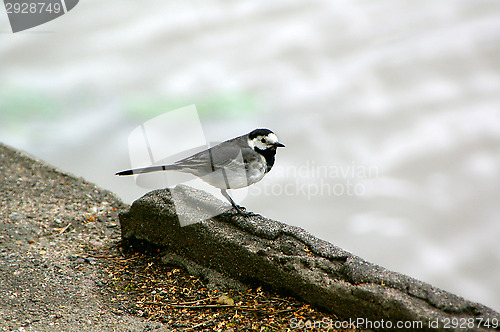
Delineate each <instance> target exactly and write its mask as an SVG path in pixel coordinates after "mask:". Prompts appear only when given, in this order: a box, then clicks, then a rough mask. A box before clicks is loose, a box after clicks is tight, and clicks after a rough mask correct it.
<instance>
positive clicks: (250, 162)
mask: <svg viewBox="0 0 500 332" xmlns="http://www.w3.org/2000/svg"><path fill="white" fill-rule="evenodd" d="M284 146H285V145H283V144H281V143H280V142H279V141H278V137H277V136H276V134H274V133H273V132H272V131H271V130H269V129H255V130H254V131H252V132H250V133H248V134H246V135H242V136H239V137H236V138H233V139H230V140H228V141H225V142H222V143H220V144H218V145H216V146H214V147H211V148H210V149H207V150H204V151H201V152H198V153H196V154H194V155H192V156H190V157H187V158H185V159H182V160H179V161H177V162H175V163H173V164H170V165H160V166H150V167H144V168H136V169H129V170H126V171H121V172H118V173H116V175H132V174H144V173H150V172H158V171H179V172H183V173H190V174H193V175H195V176H197V177H199V178H200V179H202V180H203V181H205V182H207V183H208V184H210V185H212V186H214V187H216V188H219V189H220V190H221V193H222V195H223V196H224V197H225V198H226V199H227V200H228V201H229V203H231V205H232V206H233V207H234V208H235V209H236V210H237V211H238V212H239V213H240V214H241V215H244V213H243V211H242V210H241V209H240V206H238V205H236V203H235V202H234V201H233V199H232V198H231V196H229V194H228V193H227V191H226V190H227V189H238V188H244V187H247V186H249V185H252V184H254V183H256V182H259V181H260V180H262V178H263V177H264V175H266V174H267V173H268V172H269V171H270V170H271V168H272V167H273V165H274V157H275V155H276V149H277V148H279V147H284Z"/></svg>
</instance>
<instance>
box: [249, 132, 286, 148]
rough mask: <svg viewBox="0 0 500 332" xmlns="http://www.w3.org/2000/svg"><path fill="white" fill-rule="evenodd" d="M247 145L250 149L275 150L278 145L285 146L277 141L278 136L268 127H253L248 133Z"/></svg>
mask: <svg viewBox="0 0 500 332" xmlns="http://www.w3.org/2000/svg"><path fill="white" fill-rule="evenodd" d="M248 145H250V146H251V147H252V149H255V148H257V149H259V150H261V151H265V150H276V148H279V147H285V145H284V144H282V143H280V142H279V141H278V136H276V134H275V133H273V132H272V131H271V130H269V129H255V130H254V131H252V132H251V133H249V134H248Z"/></svg>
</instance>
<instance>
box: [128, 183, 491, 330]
mask: <svg viewBox="0 0 500 332" xmlns="http://www.w3.org/2000/svg"><path fill="white" fill-rule="evenodd" d="M172 195H174V196H175V197H176V200H177V199H179V197H181V198H183V200H184V202H189V204H187V203H186V206H191V208H183V209H180V210H179V211H178V213H181V214H182V218H191V219H192V222H191V225H188V226H185V227H181V226H180V225H179V222H178V216H177V214H176V210H175V206H174V203H173V200H172ZM225 208H226V206H225V204H224V203H223V202H221V201H219V200H218V199H216V198H215V197H213V196H211V195H209V194H207V193H205V192H202V191H199V190H195V189H193V188H190V187H186V186H177V187H176V188H174V189H164V190H155V191H152V192H150V193H148V194H146V195H144V196H143V197H141V198H140V199H138V200H137V201H135V202H134V203H133V204H132V206H131V208H130V211H128V212H126V213H122V214H120V222H121V227H122V237H123V238H124V239H128V240H132V239H138V240H146V241H148V242H150V243H152V244H154V245H158V246H162V247H164V248H166V249H167V250H168V251H169V252H171V253H175V254H176V255H179V256H181V257H184V258H186V259H188V260H191V261H192V262H194V263H196V264H199V265H201V266H204V267H206V268H209V269H212V270H214V271H217V272H219V273H220V274H223V275H225V276H227V277H229V278H232V279H236V280H239V281H241V282H244V283H251V284H261V285H264V286H267V287H270V288H272V289H274V290H276V291H279V292H281V293H284V294H286V295H292V296H295V297H297V298H299V299H302V300H304V301H306V302H308V303H310V304H312V305H314V306H316V307H319V308H322V309H324V310H327V311H328V312H332V313H334V314H336V315H337V316H339V317H343V318H345V319H349V318H358V317H363V318H366V319H368V320H372V321H380V320H384V321H392V322H394V323H396V322H397V321H410V320H411V321H421V322H422V323H423V326H424V328H426V329H429V330H447V331H449V330H450V329H445V325H444V324H445V323H446V322H447V321H449V320H450V319H454V318H455V319H462V320H464V319H465V320H467V319H471V318H473V319H474V320H476V321H477V322H479V320H480V319H482V321H486V320H487V319H489V320H490V321H491V320H492V319H498V320H500V314H499V313H497V312H495V311H493V310H492V309H490V308H488V307H486V306H484V305H481V304H478V303H474V302H471V301H468V300H466V299H464V298H461V297H459V296H456V295H454V294H451V293H448V292H446V291H443V290H441V289H438V288H436V287H433V286H431V285H429V284H426V283H424V282H421V281H418V280H416V279H413V278H410V277H408V276H405V275H402V274H399V273H395V272H391V271H388V270H386V269H384V268H383V267H380V266H377V265H375V264H372V263H369V262H367V261H365V260H363V259H361V258H360V257H357V256H355V255H352V254H351V253H349V252H347V251H345V250H342V249H341V248H338V247H336V246H334V245H332V244H330V243H328V242H326V241H323V240H320V239H318V238H315V237H314V236H312V235H311V234H309V233H307V232H306V231H304V230H303V229H301V228H298V227H293V226H289V225H286V224H283V223H281V222H278V221H274V220H270V219H266V218H264V217H262V216H260V215H252V216H250V217H246V218H244V217H241V216H239V215H237V214H234V213H233V212H225V213H222V214H220V215H218V216H217V217H214V218H210V219H207V220H204V221H199V217H200V215H207V214H210V213H213V211H224V209H225ZM476 328H477V329H478V330H480V328H479V326H478V325H477V324H476ZM451 330H453V329H451Z"/></svg>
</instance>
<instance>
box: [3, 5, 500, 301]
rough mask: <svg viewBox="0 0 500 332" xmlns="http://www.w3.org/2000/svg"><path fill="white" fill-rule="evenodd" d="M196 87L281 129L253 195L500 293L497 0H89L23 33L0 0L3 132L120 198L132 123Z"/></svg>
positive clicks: (217, 105) (392, 264) (229, 108)
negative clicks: (273, 159) (272, 160)
mask: <svg viewBox="0 0 500 332" xmlns="http://www.w3.org/2000/svg"><path fill="white" fill-rule="evenodd" d="M190 104H196V106H197V108H198V110H199V112H200V115H201V117H202V124H203V127H204V131H205V135H206V136H207V139H209V140H218V141H220V140H225V139H228V138H231V137H234V136H237V135H241V134H244V133H246V132H248V131H250V130H252V129H254V128H256V127H268V128H270V129H272V130H274V131H275V132H276V133H277V134H278V136H279V137H280V140H281V141H283V143H285V144H286V146H287V147H286V148H285V149H283V150H279V151H278V156H277V163H276V165H275V168H273V170H272V172H271V173H270V174H269V175H268V176H267V177H266V178H265V179H264V180H263V181H262V182H260V183H259V184H256V185H254V187H252V188H251V189H250V192H249V196H248V197H247V198H246V199H245V201H244V202H243V205H245V206H246V207H247V208H248V209H250V210H252V211H256V212H258V213H261V214H263V215H265V216H268V217H271V218H275V219H278V220H280V221H283V222H285V223H288V224H292V225H297V226H300V227H303V228H305V229H306V230H308V231H310V232H312V233H313V234H315V235H317V236H318V237H320V238H323V239H326V240H328V241H330V242H332V243H334V244H335V245H338V246H340V247H342V248H344V249H346V250H348V251H351V252H353V253H355V254H357V255H359V256H361V257H363V258H365V259H367V260H369V261H372V262H374V263H377V264H380V265H382V266H384V267H386V268H389V269H391V270H395V271H399V272H402V273H405V274H408V275H411V276H413V277H415V278H418V279H421V280H424V281H426V282H429V283H431V284H434V285H436V286H439V287H441V288H443V289H446V290H448V291H452V292H454V293H457V294H459V295H462V296H464V297H466V298H469V299H472V300H475V301H478V302H481V303H484V304H486V305H489V306H491V307H492V308H494V309H496V310H500V283H499V282H498V280H499V278H500V241H499V238H500V204H499V202H500V167H499V166H500V2H498V1H493V0H491V1H485V0H474V1H473V0H469V1H439V2H436V1H418V2H410V1H405V2H402V1H396V0H391V1H377V2H376V3H375V2H370V1H354V2H353V1H350V2H348V1H307V2H304V1H299V0H296V1H275V2H273V3H270V2H268V1H251V2H250V1H209V2H207V1H190V2H185V1H183V2H181V1H160V0H151V1H141V2H137V1H132V0H120V1H118V0H107V1H97V0H85V1H81V2H80V3H79V4H78V6H77V7H75V8H74V9H73V10H72V11H71V12H69V13H68V14H66V15H64V16H63V17H61V18H59V19H56V20H54V21H52V22H49V23H47V24H45V25H42V26H40V27H37V28H34V29H32V30H28V31H26V32H21V33H17V34H12V33H11V31H10V26H9V23H8V19H7V15H6V12H5V10H3V8H0V141H1V142H4V143H7V144H9V145H12V146H14V147H16V148H20V149H24V150H26V151H28V152H30V153H31V154H34V155H35V156H37V157H39V158H41V159H44V160H46V161H48V162H50V163H52V164H54V165H56V166H58V167H60V168H62V169H64V170H67V171H70V172H72V173H74V174H76V175H78V176H82V177H84V178H85V179H88V180H90V181H93V182H95V183H97V184H98V185H100V186H102V187H104V188H107V189H110V190H112V191H114V192H115V193H117V195H118V196H120V197H121V198H123V199H124V200H125V201H126V202H131V201H133V200H134V199H135V198H137V197H139V196H140V195H141V194H142V193H144V192H145V190H144V189H142V188H139V187H137V186H136V185H135V184H134V181H133V179H131V178H117V177H115V176H114V173H115V172H116V171H118V170H122V169H125V168H128V167H129V166H130V161H129V157H128V150H127V139H128V135H129V134H130V132H131V131H132V130H133V129H134V128H135V127H136V126H138V125H140V124H141V123H142V122H144V121H147V120H149V119H151V118H153V117H154V116H156V115H159V114H162V113H164V112H166V111H169V110H172V109H175V108H178V107H182V106H186V105H190ZM165 144H175V142H165ZM325 170H327V172H325ZM285 188H286V190H285ZM349 188H351V191H349ZM354 189H356V190H357V191H356V192H353V190H354Z"/></svg>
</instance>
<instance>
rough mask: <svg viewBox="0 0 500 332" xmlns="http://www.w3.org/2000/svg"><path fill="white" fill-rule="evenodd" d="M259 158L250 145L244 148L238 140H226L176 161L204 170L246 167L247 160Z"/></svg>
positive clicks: (191, 167)
mask: <svg viewBox="0 0 500 332" xmlns="http://www.w3.org/2000/svg"><path fill="white" fill-rule="evenodd" d="M254 158H258V156H257V153H256V152H255V151H253V150H252V149H251V148H250V147H244V148H242V147H241V146H240V145H239V144H237V143H236V142H224V143H221V144H219V145H216V146H214V147H212V148H210V149H208V150H204V151H201V152H198V153H196V154H194V155H192V156H190V157H187V158H185V159H182V160H179V161H177V162H176V163H174V165H175V166H177V167H182V168H184V167H185V168H189V169H192V170H199V171H202V170H203V171H204V172H213V171H215V170H217V169H221V168H226V169H245V161H247V162H248V161H249V160H251V159H254Z"/></svg>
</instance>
